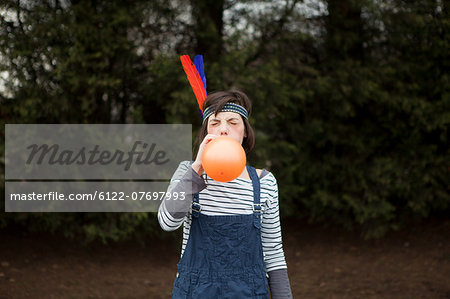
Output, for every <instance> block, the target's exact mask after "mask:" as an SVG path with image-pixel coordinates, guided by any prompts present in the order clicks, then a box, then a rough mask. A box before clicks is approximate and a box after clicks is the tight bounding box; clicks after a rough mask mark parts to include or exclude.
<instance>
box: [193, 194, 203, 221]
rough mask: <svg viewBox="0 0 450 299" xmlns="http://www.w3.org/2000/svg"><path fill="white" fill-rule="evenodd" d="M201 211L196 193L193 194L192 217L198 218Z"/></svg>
mask: <svg viewBox="0 0 450 299" xmlns="http://www.w3.org/2000/svg"><path fill="white" fill-rule="evenodd" d="M201 210H202V206H201V205H200V198H199V196H198V193H195V194H194V200H193V201H192V216H194V217H195V218H198V216H200V211H201Z"/></svg>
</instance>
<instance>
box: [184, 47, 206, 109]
mask: <svg viewBox="0 0 450 299" xmlns="http://www.w3.org/2000/svg"><path fill="white" fill-rule="evenodd" d="M180 60H181V64H182V65H183V69H184V72H185V73H186V76H187V78H188V80H189V84H191V87H192V90H193V91H194V94H195V97H196V98H197V103H198V107H199V108H200V110H201V111H202V112H203V102H204V101H205V99H206V92H205V87H204V86H203V81H202V79H201V78H200V75H199V73H198V71H197V69H196V68H195V65H194V64H193V63H192V61H191V58H189V56H188V55H183V56H181V57H180Z"/></svg>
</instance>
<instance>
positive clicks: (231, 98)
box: [195, 90, 255, 155]
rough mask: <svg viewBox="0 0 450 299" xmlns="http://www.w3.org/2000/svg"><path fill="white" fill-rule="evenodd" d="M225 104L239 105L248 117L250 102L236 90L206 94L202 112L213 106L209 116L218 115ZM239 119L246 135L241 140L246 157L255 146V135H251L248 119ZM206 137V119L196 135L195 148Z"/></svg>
mask: <svg viewBox="0 0 450 299" xmlns="http://www.w3.org/2000/svg"><path fill="white" fill-rule="evenodd" d="M226 103H235V104H238V105H241V106H242V107H244V108H245V110H247V112H248V115H249V116H250V113H251V111H252V102H251V101H250V99H249V98H248V97H247V95H246V94H245V93H243V92H242V91H238V90H228V91H217V92H213V93H210V94H208V96H207V97H206V99H205V102H204V103H203V111H205V109H206V108H208V107H210V106H213V107H215V108H214V113H213V114H211V115H215V114H217V113H219V112H220V110H222V108H223V106H225V104H226ZM241 118H242V120H243V122H244V125H245V133H246V137H244V139H243V140H242V147H243V148H244V150H245V153H246V154H247V155H248V154H249V153H250V152H251V151H252V149H253V147H254V146H255V133H253V129H252V127H251V126H250V122H249V121H248V119H246V118H244V117H242V116H241ZM206 135H208V120H207V119H205V121H204V122H203V124H202V127H201V128H200V131H199V133H198V136H197V140H196V142H195V145H196V147H197V148H198V146H199V145H200V143H201V142H202V141H203V139H204V138H205V136H206Z"/></svg>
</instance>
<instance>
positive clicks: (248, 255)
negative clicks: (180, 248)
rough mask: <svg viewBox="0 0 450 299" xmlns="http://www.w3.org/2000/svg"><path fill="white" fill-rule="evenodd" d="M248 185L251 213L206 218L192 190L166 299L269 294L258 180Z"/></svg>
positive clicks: (253, 175) (254, 177)
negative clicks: (188, 224) (187, 219)
mask: <svg viewBox="0 0 450 299" xmlns="http://www.w3.org/2000/svg"><path fill="white" fill-rule="evenodd" d="M247 170H248V172H249V175H250V178H251V180H252V184H253V198H254V199H253V214H250V215H232V216H207V215H204V214H201V213H200V210H201V205H200V202H199V196H198V194H195V196H194V201H193V203H192V222H191V227H190V233H189V239H188V242H187V244H186V248H185V250H184V253H183V256H182V257H181V260H180V262H179V263H178V266H177V268H178V273H177V278H176V279H175V283H174V288H173V293H172V298H173V299H178V298H194V299H207V298H211V299H219V298H236V299H243V298H264V299H266V298H269V289H268V283H267V277H266V272H265V267H264V259H263V251H262V243H261V204H260V184H259V178H258V175H257V174H256V170H255V168H253V167H250V166H247Z"/></svg>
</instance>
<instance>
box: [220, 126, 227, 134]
mask: <svg viewBox="0 0 450 299" xmlns="http://www.w3.org/2000/svg"><path fill="white" fill-rule="evenodd" d="M220 135H228V126H227V124H222V125H220Z"/></svg>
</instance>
